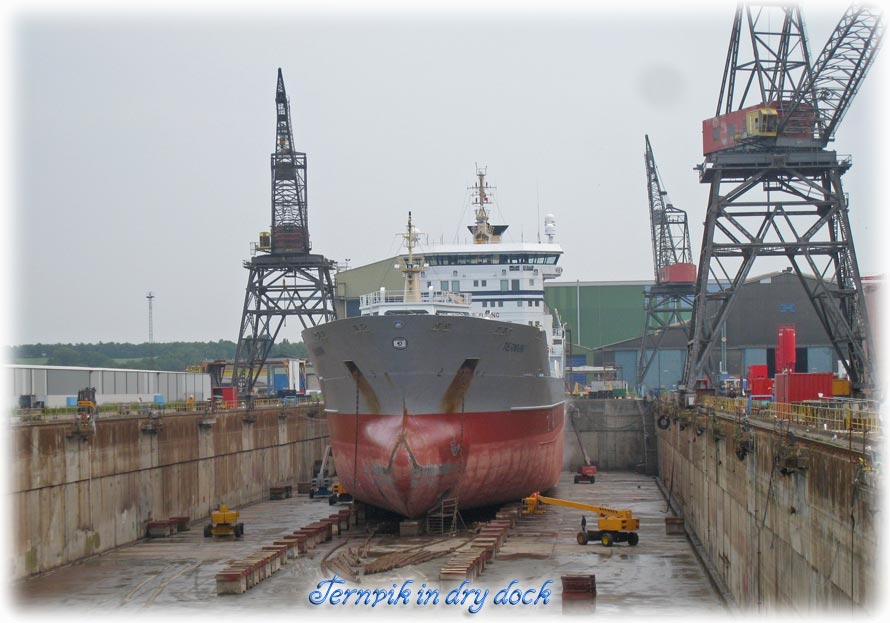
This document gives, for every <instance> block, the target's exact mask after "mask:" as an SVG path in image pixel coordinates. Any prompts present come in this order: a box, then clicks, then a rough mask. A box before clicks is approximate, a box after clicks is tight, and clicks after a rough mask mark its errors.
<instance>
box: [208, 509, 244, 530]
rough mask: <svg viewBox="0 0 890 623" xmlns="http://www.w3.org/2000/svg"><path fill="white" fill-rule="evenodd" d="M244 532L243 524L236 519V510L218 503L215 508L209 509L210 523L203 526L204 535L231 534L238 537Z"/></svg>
mask: <svg viewBox="0 0 890 623" xmlns="http://www.w3.org/2000/svg"><path fill="white" fill-rule="evenodd" d="M243 534H244V524H243V523H240V522H239V521H238V511H233V510H229V507H228V506H226V505H225V504H220V505H219V507H218V508H217V509H216V510H213V511H210V523H209V524H207V525H205V526H204V536H205V537H211V536H233V537H235V538H238V537H240V536H242V535H243Z"/></svg>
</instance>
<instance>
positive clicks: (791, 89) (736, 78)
mask: <svg viewBox="0 0 890 623" xmlns="http://www.w3.org/2000/svg"><path fill="white" fill-rule="evenodd" d="M883 31H884V27H883V18H882V15H881V12H880V11H879V9H877V8H875V7H869V6H865V5H856V4H854V5H852V6H851V7H850V8H849V9H848V10H847V11H846V13H845V14H844V16H843V17H842V18H841V20H840V22H839V23H838V25H837V27H836V28H835V30H834V32H833V33H832V35H831V36H830V38H829V40H828V43H827V44H826V46H825V48H824V49H823V51H822V53H821V54H820V55H819V57H818V58H817V60H816V61H815V62H812V61H811V59H810V56H809V51H808V46H807V40H806V30H805V28H804V24H803V18H802V17H801V14H800V10H799V8H798V7H797V6H796V5H790V4H777V3H763V4H745V5H739V7H738V9H737V11H736V14H735V20H734V22H733V29H732V36H731V38H730V44H729V51H728V53H727V57H726V65H725V68H724V74H723V83H722V86H721V93H720V98H719V99H718V103H717V113H716V116H715V117H713V118H711V119H707V120H705V121H704V122H703V126H702V133H703V152H704V156H705V161H704V163H703V164H702V165H700V166H699V167H698V168H699V172H700V174H699V179H700V181H701V182H702V183H704V184H709V185H710V193H709V200H708V208H707V214H706V217H705V224H704V225H705V226H704V235H703V238H702V249H701V256H700V260H699V271H698V278H697V281H696V285H695V304H694V309H693V314H692V320H691V321H690V335H691V339H690V342H689V349H688V353H687V357H686V366H685V370H684V385H685V386H686V387H687V388H688V387H690V386H691V384H692V383H694V382H695V381H697V380H698V379H700V378H702V377H703V376H706V375H707V374H708V373H709V372H710V371H711V370H712V369H713V364H712V361H711V356H710V354H711V349H712V346H713V344H714V342H715V336H716V334H717V331H718V329H719V327H720V326H721V324H722V323H723V322H724V321H725V320H726V317H727V314H728V313H729V310H730V309H731V307H732V303H733V300H734V298H735V295H736V294H737V293H738V290H739V288H740V287H741V286H742V285H743V283H744V282H745V279H747V277H748V275H749V273H750V271H751V268H752V266H753V264H754V262H755V260H757V259H758V258H762V257H777V258H778V257H784V258H787V259H788V261H789V262H790V264H791V268H792V270H793V271H794V273H795V274H796V275H797V277H798V278H799V280H800V283H801V284H802V286H803V288H804V290H805V292H806V294H807V296H808V297H809V299H810V301H811V302H812V304H813V307H814V309H815V312H816V315H817V316H818V318H819V320H820V322H821V324H822V326H823V327H824V329H825V331H826V333H827V335H828V337H829V339H830V341H831V343H832V345H833V347H834V351H835V354H836V357H837V358H838V359H839V360H840V361H841V362H843V366H844V368H845V369H846V372H847V375H848V377H849V378H850V380H851V383H852V385H853V387H854V388H855V389H856V390H857V391H859V392H866V393H867V392H868V391H869V388H871V387H872V386H873V379H874V372H873V364H872V357H873V350H872V347H871V332H870V329H869V323H868V318H867V314H866V309H865V302H864V298H863V290H862V283H861V279H860V275H859V266H858V263H857V261H856V251H855V247H854V245H853V238H852V234H851V231H850V221H849V217H848V209H849V206H848V205H847V197H846V195H845V193H844V190H843V187H842V185H841V176H842V175H843V174H844V173H845V172H846V171H847V170H848V169H849V168H850V166H851V161H850V159H849V158H848V157H846V158H844V157H839V156H838V155H837V154H836V153H835V152H834V151H830V150H828V149H826V147H827V146H828V143H829V142H830V141H831V140H832V139H833V137H834V133H835V132H836V131H837V127H838V125H839V123H840V121H841V119H842V118H843V117H844V114H845V113H846V112H847V110H848V109H849V107H850V103H851V101H852V100H853V97H854V96H855V94H856V92H857V90H858V89H859V87H860V85H861V83H862V80H863V78H864V77H865V75H866V74H867V73H868V70H869V68H870V67H871V66H872V64H873V63H874V59H875V56H876V54H877V51H878V49H879V47H880V44H881V39H882V36H883ZM743 49H749V50H750V58H743V56H744V54H743V52H742V50H743Z"/></svg>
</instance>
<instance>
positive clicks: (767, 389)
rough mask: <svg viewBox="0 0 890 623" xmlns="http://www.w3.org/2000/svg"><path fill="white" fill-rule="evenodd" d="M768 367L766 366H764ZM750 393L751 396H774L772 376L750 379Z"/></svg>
mask: <svg viewBox="0 0 890 623" xmlns="http://www.w3.org/2000/svg"><path fill="white" fill-rule="evenodd" d="M764 367H766V366H764ZM748 395H750V396H772V395H773V380H772V379H770V378H756V379H751V380H750V381H748Z"/></svg>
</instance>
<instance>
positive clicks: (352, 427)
mask: <svg viewBox="0 0 890 623" xmlns="http://www.w3.org/2000/svg"><path fill="white" fill-rule="evenodd" d="M564 421H565V412H564V406H563V404H558V405H555V406H552V407H547V408H534V409H520V410H510V411H498V412H486V413H435V414H422V415H413V414H408V413H405V414H403V415H376V414H373V415H372V414H358V415H356V414H340V413H328V426H329V429H330V435H331V443H332V446H333V452H334V462H335V463H336V465H337V475H338V477H339V479H340V481H341V482H342V483H343V485H344V486H345V487H346V490H347V491H351V492H356V493H358V496H357V497H358V498H359V499H361V500H362V501H364V502H367V503H369V504H372V505H374V506H378V507H381V508H385V509H389V510H392V511H394V512H396V513H399V514H401V515H404V516H406V517H419V516H422V515H425V514H426V513H427V512H428V511H429V510H431V509H432V508H434V507H435V506H436V505H437V504H438V503H439V502H440V501H441V500H442V499H444V498H456V499H457V500H458V504H459V505H460V507H461V508H471V507H478V506H485V505H488V504H497V503H500V502H505V501H509V500H518V499H520V498H522V497H524V496H527V495H529V494H530V493H532V492H534V491H545V490H547V489H548V488H550V487H552V486H554V485H555V484H556V483H557V481H558V480H559V472H560V468H561V465H562V453H563V427H564Z"/></svg>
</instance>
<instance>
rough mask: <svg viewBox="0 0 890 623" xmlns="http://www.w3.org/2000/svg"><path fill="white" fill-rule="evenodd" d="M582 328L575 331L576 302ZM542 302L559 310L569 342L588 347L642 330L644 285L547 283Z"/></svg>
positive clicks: (629, 336)
mask: <svg viewBox="0 0 890 623" xmlns="http://www.w3.org/2000/svg"><path fill="white" fill-rule="evenodd" d="M579 298H580V301H581V328H580V331H579V330H578V314H577V311H578V305H577V303H578V299H579ZM544 300H545V301H546V303H547V306H548V307H550V309H551V310H553V309H558V310H559V315H560V317H561V318H562V320H563V322H565V323H567V324H568V325H569V327H570V328H571V330H572V341H573V342H574V343H575V344H581V345H582V346H586V347H588V348H596V347H598V346H603V345H605V344H613V343H615V342H620V341H621V340H627V339H631V338H634V337H638V336H639V335H640V333H641V332H642V329H643V320H644V318H645V314H644V298H643V284H630V285H627V284H614V285H613V284H596V285H583V284H581V285H577V284H570V283H560V284H552V283H549V284H546V285H545V287H544Z"/></svg>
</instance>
